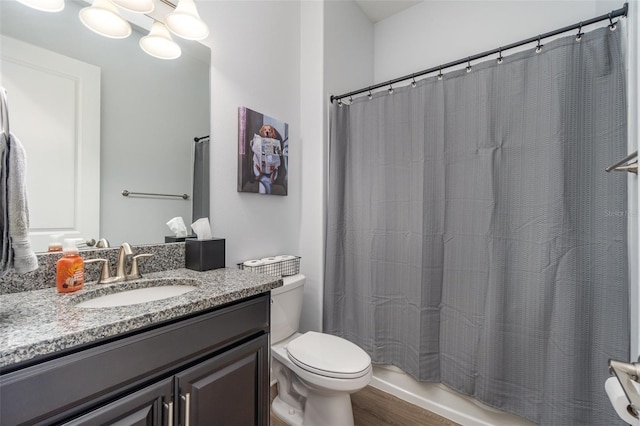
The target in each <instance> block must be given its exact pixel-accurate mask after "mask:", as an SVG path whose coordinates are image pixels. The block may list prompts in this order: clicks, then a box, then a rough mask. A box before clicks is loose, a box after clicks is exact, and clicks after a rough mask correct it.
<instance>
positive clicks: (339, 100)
mask: <svg viewBox="0 0 640 426" xmlns="http://www.w3.org/2000/svg"><path fill="white" fill-rule="evenodd" d="M338 106H339V107H341V106H342V99H338Z"/></svg>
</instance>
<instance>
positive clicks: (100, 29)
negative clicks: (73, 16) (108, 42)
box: [80, 0, 131, 38]
mask: <svg viewBox="0 0 640 426" xmlns="http://www.w3.org/2000/svg"><path fill="white" fill-rule="evenodd" d="M80 21H82V23H83V24H84V25H85V26H86V27H87V28H89V29H90V30H91V31H93V32H95V33H97V34H100V35H101V36H105V37H109V38H127V37H129V36H130V35H131V25H130V24H129V22H128V21H127V20H126V19H124V18H123V17H122V16H120V14H119V13H118V9H117V8H116V7H115V5H114V4H113V3H111V2H110V1H109V0H95V1H94V2H93V4H92V5H91V6H89V7H85V8H83V9H82V10H80Z"/></svg>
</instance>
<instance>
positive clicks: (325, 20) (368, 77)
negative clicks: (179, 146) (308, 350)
mask: <svg viewBox="0 0 640 426" xmlns="http://www.w3.org/2000/svg"><path fill="white" fill-rule="evenodd" d="M301 51H302V53H301V58H300V60H301V76H300V83H301V88H300V90H301V106H300V107H301V138H302V145H303V155H302V168H303V170H302V186H303V188H304V189H303V194H302V211H301V227H300V253H301V256H302V258H303V260H302V272H303V273H304V274H305V275H306V277H307V282H306V285H305V298H304V305H303V309H302V318H301V330H302V331H306V330H322V301H323V297H322V296H323V285H324V226H325V221H324V218H325V198H326V187H325V179H326V172H325V171H326V166H327V164H326V162H327V141H328V107H329V95H330V94H338V93H341V92H342V91H344V90H348V89H349V88H352V87H354V86H355V87H360V86H362V85H365V84H371V83H372V82H373V24H372V23H371V22H370V21H369V20H368V19H367V18H366V17H365V15H364V14H363V12H362V10H361V9H360V8H359V7H358V6H357V5H356V3H355V2H353V1H352V0H346V1H339V2H338V1H303V2H302V6H301Z"/></svg>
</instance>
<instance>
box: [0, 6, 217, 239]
mask: <svg viewBox="0 0 640 426" xmlns="http://www.w3.org/2000/svg"><path fill="white" fill-rule="evenodd" d="M86 6H87V4H86V3H82V2H74V1H72V0H67V1H66V6H65V9H64V10H63V11H62V12H59V13H46V12H39V11H36V10H33V9H30V8H28V7H26V6H24V5H22V4H20V3H18V2H16V1H15V0H11V1H7V0H3V1H1V2H0V33H1V34H2V35H3V36H8V37H10V38H12V39H17V40H19V41H22V42H26V43H29V44H31V45H34V46H37V47H39V48H42V49H46V50H48V51H51V52H55V53H56V54H59V55H63V56H66V57H70V58H73V59H75V60H78V61H81V62H83V63H86V64H89V65H90V66H93V67H97V69H98V70H99V86H98V87H99V98H100V99H99V101H98V102H97V105H98V106H99V108H98V114H99V127H98V128H99V156H98V159H99V160H98V161H99V164H96V165H86V164H85V167H87V169H93V170H95V168H99V174H98V176H99V179H96V180H99V184H97V183H96V184H95V188H94V189H93V190H92V191H93V193H95V192H99V214H90V215H89V216H91V217H92V218H93V219H97V218H96V216H97V215H99V230H98V235H70V236H80V237H82V238H84V239H91V238H93V239H95V240H98V239H100V238H106V239H107V240H109V242H110V243H111V245H112V246H117V245H119V244H120V243H122V242H124V241H127V242H129V243H131V244H151V243H163V242H164V237H165V236H166V235H170V233H171V232H170V230H169V228H168V227H167V225H166V222H167V221H168V220H169V219H171V218H173V217H176V216H182V217H183V218H184V221H185V223H186V224H187V227H188V225H189V224H190V223H191V221H192V205H193V204H192V203H193V202H194V194H193V193H192V192H193V175H194V154H195V148H196V143H195V142H194V138H196V137H202V136H205V135H209V132H210V124H209V122H210V86H209V66H210V59H211V58H210V49H209V48H208V47H206V46H204V45H202V44H200V43H197V42H191V41H184V40H181V39H179V38H178V37H175V36H174V37H173V38H174V40H175V41H176V42H178V43H179V44H180V46H181V48H182V55H181V56H180V58H178V59H176V60H170V61H167V60H161V59H157V58H153V57H151V56H149V55H147V54H146V53H144V52H143V51H142V50H141V49H140V47H139V45H138V41H139V39H140V38H141V37H142V36H144V35H146V34H147V33H148V31H146V30H143V29H140V28H138V27H136V26H135V25H132V27H133V33H132V35H131V36H130V37H128V38H127V39H124V40H114V39H108V38H105V37H102V36H99V35H97V34H95V33H93V32H91V31H90V30H88V29H87V28H85V27H84V26H83V25H82V23H81V22H80V20H79V19H78V12H79V10H80V9H81V8H82V7H86ZM1 50H3V53H2V54H3V56H4V50H5V49H1ZM3 59H4V58H3ZM44 62H45V61H44V60H43V61H42V63H43V64H44ZM3 74H7V75H8V71H7V72H6V73H3ZM24 78H27V77H26V76H25V77H24ZM7 79H8V78H7V76H6V75H4V76H2V80H3V81H0V85H2V86H5V87H7V90H8V92H9V93H8V101H9V111H10V120H11V121H10V123H11V131H12V132H13V133H14V134H15V135H16V136H17V137H18V139H19V140H20V141H21V142H22V145H23V146H24V147H25V150H26V153H27V159H28V162H29V163H28V167H29V168H28V177H27V190H28V195H29V205H30V210H31V211H30V216H31V227H32V230H33V231H34V233H38V232H43V233H46V232H49V233H51V231H52V229H51V227H50V226H49V227H48V225H47V224H46V220H45V219H49V218H51V217H52V215H53V213H52V212H55V211H56V210H57V209H60V210H61V211H64V212H65V214H64V215H63V219H61V220H60V221H61V222H62V223H61V224H60V225H59V227H58V228H57V232H58V233H65V236H67V233H66V232H65V231H64V229H72V227H73V225H74V223H75V221H77V218H78V217H81V216H82V215H83V208H87V206H86V204H87V203H83V202H82V201H79V202H77V201H74V200H71V201H70V200H69V196H70V195H69V194H70V193H71V192H72V189H73V188H75V187H76V186H78V185H80V184H81V183H82V184H84V183H86V181H87V179H85V178H84V175H82V174H81V173H79V172H78V171H77V170H75V169H74V170H71V171H70V170H68V167H59V163H58V161H61V160H58V159H56V157H55V155H54V154H55V153H56V152H58V153H60V152H62V151H61V150H62V148H60V149H59V148H58V147H57V145H56V143H58V139H61V138H62V136H61V135H60V134H59V133H61V132H55V133H56V134H52V135H50V137H47V138H46V140H44V141H36V142H37V143H40V144H43V145H40V146H38V145H36V142H34V141H33V140H28V139H29V138H25V137H21V135H22V134H29V132H30V128H37V127H38V126H40V125H42V123H41V122H34V121H38V120H35V119H34V117H36V115H35V114H34V108H33V107H31V108H28V110H26V111H21V110H20V109H19V107H20V106H21V105H20V102H16V105H15V107H14V104H13V103H12V93H11V90H9V87H8V86H9V85H10V84H9V83H8V82H7V81H6V80H7ZM22 85H23V86H32V84H31V83H30V82H27V83H22ZM14 91H16V89H14ZM18 91H19V90H18ZM15 95H16V97H17V96H18V94H15ZM33 105H36V106H40V107H41V108H42V109H44V108H45V106H44V105H45V104H44V103H38V102H37V100H36V101H35V102H34V103H33ZM78 108H81V107H78ZM25 109H27V108H25ZM55 109H56V107H55V106H54V107H49V108H48V111H53V110H55ZM81 111H84V110H81ZM46 112H47V111H45V113H46ZM76 115H77V114H76ZM71 116H75V115H74V114H71ZM76 127H77V128H80V127H81V126H79V125H78V124H77V123H76ZM78 131H79V130H78V129H72V131H71V132H69V133H74V132H75V133H78ZM83 143H84V142H83V141H82V140H80V139H79V140H78V145H79V146H80V147H79V148H78V150H79V151H82V149H83V145H82V144H83ZM206 153H207V154H206V156H207V157H208V149H207V150H206ZM39 155H40V157H44V158H42V159H40V160H38V156H39ZM32 157H33V164H42V162H44V164H46V165H48V166H49V167H50V170H49V171H47V172H46V174H44V176H42V175H40V176H38V177H37V178H34V177H33V176H35V174H34V175H33V176H32V172H33V173H36V172H38V171H40V172H42V170H41V169H43V167H40V166H34V167H31V164H32ZM37 161H40V163H38V162H37ZM206 161H207V164H208V158H207V159H206ZM71 163H72V164H81V161H80V160H79V158H73V159H72V160H71ZM32 169H37V170H32ZM207 171H208V165H207ZM196 173H197V172H196ZM206 180H207V181H208V178H207V179H206ZM47 185H49V186H47ZM124 190H128V191H131V192H141V193H159V194H176V195H181V194H185V193H186V194H189V196H190V198H189V199H187V200H185V199H183V198H181V197H163V196H128V197H125V196H123V195H122V194H123V191H124ZM206 192H207V193H206V194H205V195H206V197H207V200H208V187H207V190H206ZM42 193H44V195H41V194H42ZM43 196H45V197H46V199H42V197H43ZM35 197H38V198H37V199H36V198H35ZM195 202H196V203H198V202H199V199H198V195H196V200H195ZM62 206H66V210H64V209H62ZM67 212H68V213H67ZM56 226H58V225H56ZM48 238H49V236H48V235H47V239H48ZM32 244H34V239H33V238H32ZM34 248H35V249H36V250H37V251H42V250H46V246H44V247H43V246H42V245H38V246H35V244H34Z"/></svg>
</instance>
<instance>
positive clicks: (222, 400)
mask: <svg viewBox="0 0 640 426" xmlns="http://www.w3.org/2000/svg"><path fill="white" fill-rule="evenodd" d="M268 345H269V340H268V337H267V336H262V337H259V338H256V339H254V340H252V341H251V342H248V343H246V344H244V345H242V346H239V347H237V348H234V349H232V350H230V351H228V352H226V353H224V354H222V355H220V356H217V357H215V358H211V359H209V360H207V361H204V362H201V363H200V364H198V365H196V366H194V367H191V368H189V369H187V370H185V371H183V372H181V373H179V374H177V375H176V394H177V395H179V396H180V412H181V415H180V424H181V425H189V424H190V425H208V426H217V425H219V426H233V425H239V426H244V425H266V424H268V422H269V396H268V392H267V391H268V386H269V385H268V384H267V383H264V382H263V381H264V380H265V375H264V374H262V372H263V371H264V370H265V369H266V370H267V371H268V369H269V346H268ZM266 379H267V381H268V376H267V377H266Z"/></svg>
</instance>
